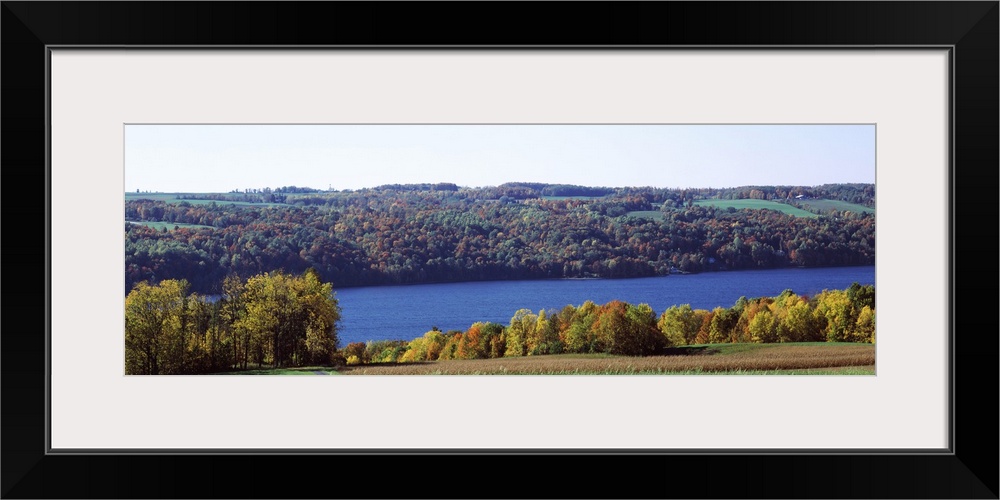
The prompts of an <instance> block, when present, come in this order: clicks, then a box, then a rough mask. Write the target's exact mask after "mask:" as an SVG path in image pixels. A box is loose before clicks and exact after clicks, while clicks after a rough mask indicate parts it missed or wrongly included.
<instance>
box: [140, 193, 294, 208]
mask: <svg viewBox="0 0 1000 500" xmlns="http://www.w3.org/2000/svg"><path fill="white" fill-rule="evenodd" d="M215 194H221V195H223V196H225V194H224V193H125V201H129V200H153V201H165V202H167V203H180V202H182V201H186V202H188V203H190V204H192V205H208V204H210V203H212V202H215V204H217V205H251V206H255V207H280V206H286V205H287V203H250V202H247V201H229V200H188V199H181V198H179V196H199V195H200V196H207V195H215Z"/></svg>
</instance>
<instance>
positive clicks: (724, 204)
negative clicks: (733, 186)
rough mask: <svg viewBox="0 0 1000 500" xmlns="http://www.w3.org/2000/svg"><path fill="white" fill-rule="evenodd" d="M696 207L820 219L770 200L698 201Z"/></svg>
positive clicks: (799, 209)
mask: <svg viewBox="0 0 1000 500" xmlns="http://www.w3.org/2000/svg"><path fill="white" fill-rule="evenodd" d="M694 204H695V205H698V206H703V207H706V206H707V207H718V208H729V207H733V208H735V209H737V210H740V209H744V208H750V209H761V208H765V209H769V210H777V211H779V212H781V213H786V214H789V215H794V216H796V217H819V216H818V215H816V214H814V213H810V212H806V211H805V210H802V209H801V208H796V207H793V206H791V205H786V204H784V203H778V202H776V201H768V200H697V201H695V202H694Z"/></svg>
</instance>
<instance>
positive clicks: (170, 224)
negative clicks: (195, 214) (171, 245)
mask: <svg viewBox="0 0 1000 500" xmlns="http://www.w3.org/2000/svg"><path fill="white" fill-rule="evenodd" d="M125 222H128V223H129V224H140V225H143V226H147V227H151V228H153V229H157V230H159V229H163V228H167V231H170V230H172V229H173V228H174V227H178V228H183V227H187V228H193V229H197V228H201V227H207V228H209V229H215V228H213V227H212V226H205V225H202V224H185V223H183V222H150V221H142V222H136V221H130V220H127V221H125Z"/></svg>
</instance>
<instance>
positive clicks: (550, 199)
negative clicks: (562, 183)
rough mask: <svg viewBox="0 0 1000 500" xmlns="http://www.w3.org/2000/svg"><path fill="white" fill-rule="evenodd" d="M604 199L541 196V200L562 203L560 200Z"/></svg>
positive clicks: (597, 198) (596, 198)
mask: <svg viewBox="0 0 1000 500" xmlns="http://www.w3.org/2000/svg"><path fill="white" fill-rule="evenodd" d="M601 198H604V196H542V199H543V200H549V201H562V200H599V199H601Z"/></svg>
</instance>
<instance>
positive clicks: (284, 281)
mask: <svg viewBox="0 0 1000 500" xmlns="http://www.w3.org/2000/svg"><path fill="white" fill-rule="evenodd" d="M189 289H190V285H189V283H188V282H187V281H185V280H173V279H168V280H163V281H161V282H159V283H157V284H150V283H148V282H145V281H143V282H140V283H138V284H137V285H136V286H135V287H134V288H133V289H132V291H130V292H129V294H128V295H127V296H126V297H125V373H126V374H149V375H168V374H185V373H210V372H220V371H228V370H236V369H243V370H245V369H247V368H250V367H264V366H267V367H272V368H277V367H289V366H303V365H315V364H322V365H328V364H330V363H331V362H332V361H334V356H336V353H337V322H338V321H339V320H340V307H339V305H338V302H337V299H336V298H335V297H334V295H333V286H332V284H330V283H324V282H322V281H321V280H320V279H319V275H318V274H317V273H316V272H315V271H313V270H308V271H306V272H305V273H303V274H302V275H298V276H295V275H290V274H285V273H282V272H272V273H264V274H260V275H256V276H252V277H250V278H249V279H247V280H246V281H241V280H239V279H238V278H235V277H230V278H229V279H227V280H226V281H225V283H224V286H223V289H224V295H223V297H222V298H221V299H220V300H217V301H210V300H207V298H206V297H204V296H201V295H199V294H197V293H189Z"/></svg>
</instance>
